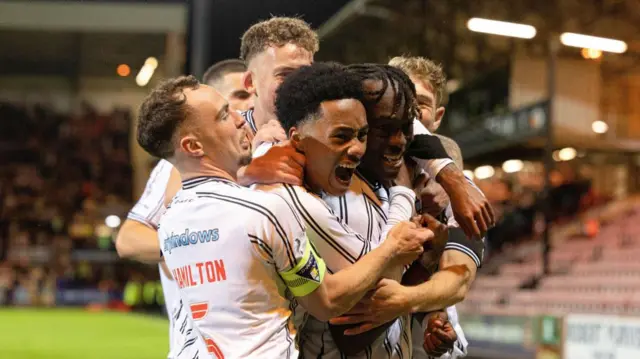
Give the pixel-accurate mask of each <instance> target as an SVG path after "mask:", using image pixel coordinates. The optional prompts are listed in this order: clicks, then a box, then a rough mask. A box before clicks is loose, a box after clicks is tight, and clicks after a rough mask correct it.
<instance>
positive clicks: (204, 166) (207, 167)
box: [176, 159, 237, 182]
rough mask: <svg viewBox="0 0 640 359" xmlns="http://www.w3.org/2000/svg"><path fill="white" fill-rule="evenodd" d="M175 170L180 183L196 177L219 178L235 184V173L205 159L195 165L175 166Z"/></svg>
mask: <svg viewBox="0 0 640 359" xmlns="http://www.w3.org/2000/svg"><path fill="white" fill-rule="evenodd" d="M176 168H177V169H178V171H179V172H180V177H181V178H182V181H186V180H189V179H192V178H196V177H219V178H224V179H226V180H229V181H232V182H237V174H236V173H235V172H234V173H232V172H233V171H228V170H225V169H223V168H222V167H220V166H218V165H216V164H215V163H212V162H211V161H207V160H206V159H201V160H200V161H198V162H197V163H187V164H181V165H179V166H178V165H177V166H176Z"/></svg>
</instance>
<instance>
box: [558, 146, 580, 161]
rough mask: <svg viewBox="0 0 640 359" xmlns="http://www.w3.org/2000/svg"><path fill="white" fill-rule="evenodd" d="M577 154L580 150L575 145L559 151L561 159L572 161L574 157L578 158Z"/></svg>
mask: <svg viewBox="0 0 640 359" xmlns="http://www.w3.org/2000/svg"><path fill="white" fill-rule="evenodd" d="M577 155H578V151H576V149H575V148H573V147H566V148H563V149H561V150H560V151H559V152H558V158H559V159H560V161H571V160H572V159H574V158H576V156H577Z"/></svg>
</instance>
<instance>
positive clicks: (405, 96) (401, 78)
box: [347, 64, 419, 118]
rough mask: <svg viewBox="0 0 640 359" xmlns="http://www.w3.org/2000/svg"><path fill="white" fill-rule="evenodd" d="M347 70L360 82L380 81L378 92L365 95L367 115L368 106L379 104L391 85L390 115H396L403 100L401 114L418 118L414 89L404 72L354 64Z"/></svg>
mask: <svg viewBox="0 0 640 359" xmlns="http://www.w3.org/2000/svg"><path fill="white" fill-rule="evenodd" d="M347 69H348V70H349V71H351V72H353V73H355V74H356V75H358V76H359V78H360V81H361V82H364V81H366V80H378V81H382V88H381V89H380V90H379V91H374V92H367V93H365V95H366V98H365V101H364V105H365V108H366V109H367V114H369V110H370V107H369V106H368V105H369V104H376V103H378V102H380V99H382V96H384V93H385V92H386V91H387V89H388V88H389V85H391V87H392V89H393V96H394V101H393V111H392V114H393V115H395V114H397V113H398V111H399V110H400V105H401V104H402V103H403V100H404V108H403V113H404V114H405V116H410V117H411V118H417V117H418V114H419V112H418V103H417V101H416V87H415V85H414V84H413V82H412V81H411V79H410V78H409V76H407V74H406V73H404V71H402V70H400V69H398V68H395V67H392V66H389V65H383V64H354V65H349V66H347Z"/></svg>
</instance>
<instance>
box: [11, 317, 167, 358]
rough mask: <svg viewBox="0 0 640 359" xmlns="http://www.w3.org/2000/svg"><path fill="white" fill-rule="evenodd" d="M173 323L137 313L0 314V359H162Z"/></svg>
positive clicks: (165, 353)
mask: <svg viewBox="0 0 640 359" xmlns="http://www.w3.org/2000/svg"><path fill="white" fill-rule="evenodd" d="M168 336H169V322H168V320H165V319H163V318H156V317H151V316H145V315H141V314H134V313H118V312H88V311H84V310H69V309H42V310H37V309H13V308H12V309H0V358H3V359H4V358H6V359H85V358H86V359H129V358H130V359H162V358H166V357H167V352H168V347H169V339H168Z"/></svg>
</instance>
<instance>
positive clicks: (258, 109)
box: [253, 102, 277, 130]
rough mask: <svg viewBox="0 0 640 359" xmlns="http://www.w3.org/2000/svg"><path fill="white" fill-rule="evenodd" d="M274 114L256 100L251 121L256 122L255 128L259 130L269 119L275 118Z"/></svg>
mask: <svg viewBox="0 0 640 359" xmlns="http://www.w3.org/2000/svg"><path fill="white" fill-rule="evenodd" d="M276 119H277V118H276V115H275V114H272V113H271V112H270V111H269V110H267V109H265V108H264V107H263V106H262V105H260V102H256V105H255V107H254V109H253V121H254V122H255V124H256V128H257V129H258V130H259V129H260V127H262V126H263V125H264V124H266V123H267V122H269V121H271V120H276Z"/></svg>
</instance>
